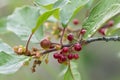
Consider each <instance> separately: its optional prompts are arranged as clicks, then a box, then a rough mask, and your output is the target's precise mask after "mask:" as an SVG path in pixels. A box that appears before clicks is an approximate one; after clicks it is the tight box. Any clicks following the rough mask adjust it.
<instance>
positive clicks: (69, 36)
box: [67, 33, 74, 41]
mask: <svg viewBox="0 0 120 80" xmlns="http://www.w3.org/2000/svg"><path fill="white" fill-rule="evenodd" d="M67 39H68V40H69V41H72V40H73V39H74V36H73V34H72V33H70V34H68V36H67Z"/></svg>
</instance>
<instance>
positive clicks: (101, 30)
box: [98, 28, 106, 35]
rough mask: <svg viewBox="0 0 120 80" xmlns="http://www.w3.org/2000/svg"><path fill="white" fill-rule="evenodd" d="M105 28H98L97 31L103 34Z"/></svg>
mask: <svg viewBox="0 0 120 80" xmlns="http://www.w3.org/2000/svg"><path fill="white" fill-rule="evenodd" d="M105 31H106V28H100V29H99V30H98V32H99V33H100V34H102V35H105Z"/></svg>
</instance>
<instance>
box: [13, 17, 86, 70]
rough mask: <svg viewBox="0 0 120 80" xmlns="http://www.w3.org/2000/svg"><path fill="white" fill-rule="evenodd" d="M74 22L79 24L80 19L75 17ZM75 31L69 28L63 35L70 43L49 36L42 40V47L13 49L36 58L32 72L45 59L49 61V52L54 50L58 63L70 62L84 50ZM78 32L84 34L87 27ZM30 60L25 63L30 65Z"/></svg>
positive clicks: (60, 29) (16, 47)
mask: <svg viewBox="0 0 120 80" xmlns="http://www.w3.org/2000/svg"><path fill="white" fill-rule="evenodd" d="M73 23H74V25H78V24H79V21H78V20H77V19H74V21H73ZM62 30H63V29H62V28H59V33H62ZM73 32H74V31H72V30H70V29H69V28H67V29H66V32H65V34H64V35H63V38H65V39H66V41H68V42H69V44H66V45H64V44H60V43H54V42H52V41H51V40H50V39H49V38H48V37H47V38H44V39H43V40H41V41H40V43H39V44H40V48H34V47H33V48H32V49H31V50H29V48H26V47H24V46H22V45H20V46H15V47H14V48H13V49H14V52H15V53H16V54H17V55H25V56H29V57H31V58H32V59H34V61H33V66H32V72H35V71H36V67H37V66H39V65H40V64H41V62H42V61H43V60H44V61H45V63H46V64H47V63H48V61H49V60H48V53H50V52H52V51H56V52H55V53H54V54H53V57H54V58H55V59H56V60H57V61H58V63H60V64H69V62H70V60H77V59H79V54H78V52H79V51H81V50H82V45H81V43H80V41H77V40H76V37H77V38H78V36H77V34H76V35H74V33H73ZM77 32H79V35H84V34H85V33H86V29H84V28H82V29H81V30H79V31H77ZM67 34H68V35H67ZM60 38H61V39H62V35H60ZM80 39H82V37H80ZM41 48H42V49H41ZM30 60H31V59H30ZM30 60H28V61H26V62H25V63H24V65H28V64H29V62H30Z"/></svg>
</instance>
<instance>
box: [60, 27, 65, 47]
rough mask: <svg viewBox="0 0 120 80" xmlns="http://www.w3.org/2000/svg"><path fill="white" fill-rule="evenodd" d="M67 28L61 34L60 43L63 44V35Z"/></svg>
mask: <svg viewBox="0 0 120 80" xmlns="http://www.w3.org/2000/svg"><path fill="white" fill-rule="evenodd" d="M65 29H66V28H63V31H62V35H61V38H60V44H61V45H63V36H64V33H65Z"/></svg>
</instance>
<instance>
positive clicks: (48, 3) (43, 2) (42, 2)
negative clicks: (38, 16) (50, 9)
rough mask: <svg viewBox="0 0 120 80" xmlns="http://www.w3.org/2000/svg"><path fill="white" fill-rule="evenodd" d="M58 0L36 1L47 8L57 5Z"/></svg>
mask: <svg viewBox="0 0 120 80" xmlns="http://www.w3.org/2000/svg"><path fill="white" fill-rule="evenodd" d="M56 1H57V0H35V3H37V4H38V5H41V6H46V5H50V4H53V3H55V2H56Z"/></svg>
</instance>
